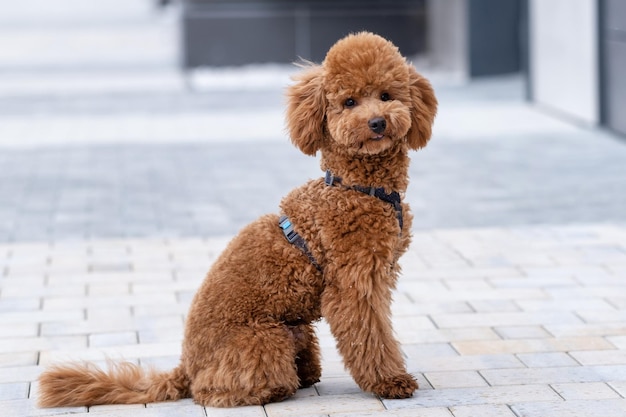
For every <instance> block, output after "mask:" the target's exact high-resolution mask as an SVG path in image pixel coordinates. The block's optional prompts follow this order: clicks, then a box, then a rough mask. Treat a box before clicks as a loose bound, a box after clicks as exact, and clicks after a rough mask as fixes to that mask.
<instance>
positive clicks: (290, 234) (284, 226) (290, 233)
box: [278, 216, 324, 272]
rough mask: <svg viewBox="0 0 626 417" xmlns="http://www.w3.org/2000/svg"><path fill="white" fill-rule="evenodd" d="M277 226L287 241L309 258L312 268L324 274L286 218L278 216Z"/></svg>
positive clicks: (302, 239)
mask: <svg viewBox="0 0 626 417" xmlns="http://www.w3.org/2000/svg"><path fill="white" fill-rule="evenodd" d="M278 226H279V227H280V228H281V230H282V231H283V234H284V235H285V238H286V239H287V241H288V242H289V243H291V244H292V245H295V246H297V247H298V248H299V249H300V250H301V251H302V252H304V254H305V255H306V256H307V258H309V261H311V263H312V264H313V266H314V267H315V268H317V270H318V271H320V272H324V271H323V270H322V267H321V266H320V264H318V263H317V261H316V260H315V257H314V256H313V254H312V253H311V251H310V250H309V247H308V246H307V244H306V242H305V241H304V238H303V237H302V236H300V235H299V234H298V233H297V232H296V231H295V230H294V229H293V224H292V223H291V221H290V220H289V218H288V217H287V216H280V219H278Z"/></svg>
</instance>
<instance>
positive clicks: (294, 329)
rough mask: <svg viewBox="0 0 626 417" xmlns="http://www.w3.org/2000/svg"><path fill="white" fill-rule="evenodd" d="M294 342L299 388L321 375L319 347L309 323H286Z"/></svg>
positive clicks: (316, 380)
mask: <svg viewBox="0 0 626 417" xmlns="http://www.w3.org/2000/svg"><path fill="white" fill-rule="evenodd" d="M287 327H288V328H289V330H290V331H291V333H292V334H293V338H294V340H295V342H296V367H297V368H298V378H299V380H300V388H307V387H310V386H311V385H313V384H315V383H316V382H319V380H320V376H321V375H322V366H321V364H320V347H319V343H318V341H317V336H316V335H315V329H314V328H313V326H312V325H311V324H298V325H287Z"/></svg>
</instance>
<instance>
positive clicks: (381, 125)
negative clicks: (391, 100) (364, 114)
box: [367, 117, 387, 134]
mask: <svg viewBox="0 0 626 417" xmlns="http://www.w3.org/2000/svg"><path fill="white" fill-rule="evenodd" d="M367 125H368V126H369V127H370V129H372V132H374V133H378V134H380V133H383V132H384V131H385V128H386V127H387V122H386V121H385V119H384V118H382V117H374V118H373V119H370V121H369V122H367Z"/></svg>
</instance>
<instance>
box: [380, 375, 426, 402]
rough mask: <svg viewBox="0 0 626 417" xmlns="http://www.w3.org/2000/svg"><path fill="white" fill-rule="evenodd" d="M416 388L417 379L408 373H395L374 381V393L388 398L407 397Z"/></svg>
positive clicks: (411, 394) (410, 395)
mask: <svg viewBox="0 0 626 417" xmlns="http://www.w3.org/2000/svg"><path fill="white" fill-rule="evenodd" d="M417 388H418V385H417V381H416V380H415V378H413V377H412V376H411V375H409V374H404V375H397V376H393V377H389V378H386V379H383V380H382V381H380V382H378V383H376V384H375V385H374V388H373V389H372V391H373V392H374V394H376V395H378V396H380V397H382V398H389V399H399V398H409V397H412V396H413V392H414V391H415V390H416V389H417Z"/></svg>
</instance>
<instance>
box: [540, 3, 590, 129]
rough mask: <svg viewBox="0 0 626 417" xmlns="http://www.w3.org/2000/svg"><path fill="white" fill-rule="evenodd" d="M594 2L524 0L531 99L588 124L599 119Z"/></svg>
mask: <svg viewBox="0 0 626 417" xmlns="http://www.w3.org/2000/svg"><path fill="white" fill-rule="evenodd" d="M597 3H598V2H597V0H549V1H545V0H530V3H529V25H530V29H529V32H530V33H529V36H530V42H529V44H530V52H529V60H530V62H529V72H530V83H531V85H530V94H531V98H532V99H533V100H534V101H535V102H537V103H539V104H541V105H544V106H546V107H548V108H551V109H553V110H556V111H558V112H561V113H562V114H564V115H567V116H569V117H573V118H575V119H577V120H579V121H582V122H584V123H588V124H591V125H593V124H597V123H598V122H599V120H600V107H599V101H600V100H599V92H600V89H599V74H598V72H599V71H598V67H599V65H598V57H599V51H598V44H599V43H598V30H599V28H598V21H599V19H598V4H597Z"/></svg>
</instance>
